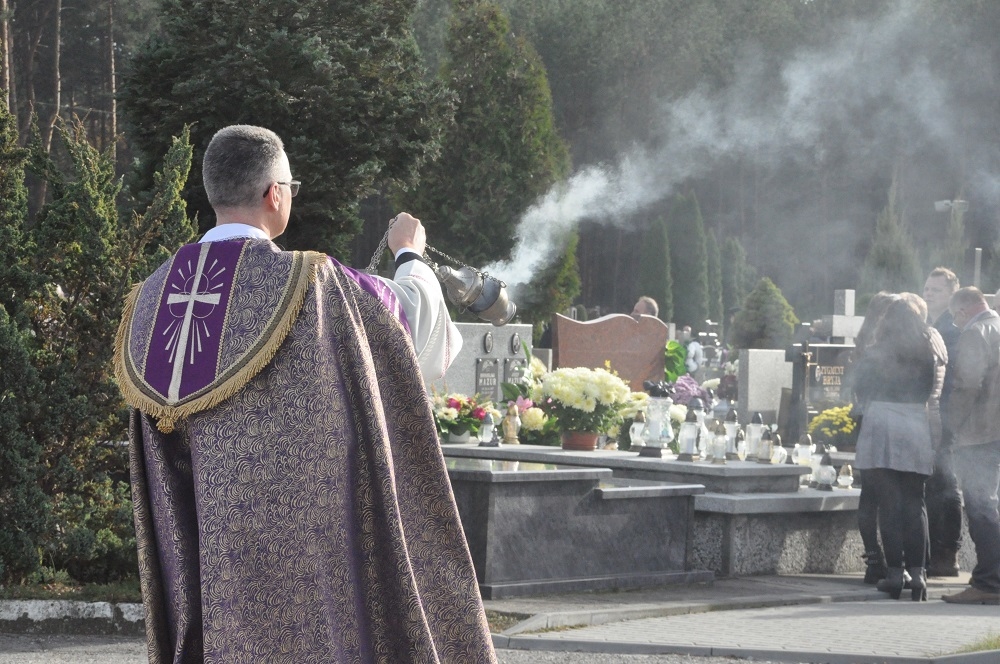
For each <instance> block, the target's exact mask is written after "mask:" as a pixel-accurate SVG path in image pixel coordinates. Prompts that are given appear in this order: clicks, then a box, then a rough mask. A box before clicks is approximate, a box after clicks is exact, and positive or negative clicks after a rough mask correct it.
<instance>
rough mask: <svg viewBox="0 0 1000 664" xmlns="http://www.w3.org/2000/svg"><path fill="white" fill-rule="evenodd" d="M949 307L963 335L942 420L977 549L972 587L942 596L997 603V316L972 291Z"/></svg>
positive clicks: (999, 403)
mask: <svg viewBox="0 0 1000 664" xmlns="http://www.w3.org/2000/svg"><path fill="white" fill-rule="evenodd" d="M950 309H951V313H952V315H954V317H955V325H957V326H958V327H959V329H960V330H961V335H960V336H959V338H958V344H957V346H956V358H955V369H954V382H953V384H952V393H951V398H950V399H949V400H948V406H947V409H946V411H945V416H946V422H947V423H948V426H949V428H950V429H951V431H952V435H953V438H954V450H955V470H956V473H957V475H958V479H959V482H960V484H961V487H962V492H963V494H964V496H965V512H966V516H967V517H968V520H969V535H971V536H972V541H973V542H975V545H976V567H975V568H974V569H973V570H972V579H971V581H970V586H971V587H969V588H967V589H965V590H964V591H962V592H960V593H957V594H955V595H946V596H945V597H944V601H946V602H950V603H953V604H995V605H1000V511H998V509H997V492H998V490H1000V425H998V423H997V412H998V411H1000V314H997V312H996V311H993V310H992V309H990V308H989V307H988V306H987V304H986V298H985V297H984V296H983V294H982V292H981V291H980V290H979V289H978V288H975V287H967V288H961V289H959V290H958V291H956V292H955V294H954V295H952V297H951V307H950Z"/></svg>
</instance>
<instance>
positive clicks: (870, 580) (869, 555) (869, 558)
mask: <svg viewBox="0 0 1000 664" xmlns="http://www.w3.org/2000/svg"><path fill="white" fill-rule="evenodd" d="M898 299H899V296H898V295H895V294H893V293H888V292H886V291H879V292H878V293H875V295H873V296H872V299H871V300H870V301H869V302H868V309H866V310H865V320H864V322H863V323H862V324H861V329H860V330H858V336H857V337H855V339H854V350H853V351H852V352H851V357H850V361H849V363H848V365H847V368H846V369H845V370H844V374H845V375H844V383H843V385H842V386H841V396H842V397H843V398H844V399H846V400H848V401H850V402H851V404H852V408H851V417H853V418H854V421H855V426H860V424H861V422H862V421H863V415H864V410H865V408H864V406H865V404H864V402H863V401H862V400H861V398H859V396H858V395H857V393H856V391H855V382H856V375H857V368H858V367H859V366H863V365H864V358H865V355H866V353H867V352H868V351H869V349H870V348H871V347H872V345H874V343H875V330H876V329H877V328H878V324H879V322H881V320H882V316H884V315H885V310H886V309H888V308H889V305H890V304H892V302H894V301H895V300H898ZM857 474H858V480H859V481H860V482H861V496H860V497H859V498H858V532H859V533H860V534H861V542H862V543H863V544H864V547H865V553H864V558H865V563H866V566H865V578H864V582H865V583H867V584H869V585H875V584H876V583H878V582H879V581H881V580H882V579H884V578H885V574H886V571H885V555H884V554H883V553H882V545H881V544H879V539H878V499H877V496H876V494H875V491H874V490H873V489H871V488H870V487H869V485H868V484H867V483H866V482H865V481H864V473H863V472H862V471H861V470H860V469H858V470H857Z"/></svg>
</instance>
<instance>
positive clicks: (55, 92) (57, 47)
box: [43, 0, 62, 154]
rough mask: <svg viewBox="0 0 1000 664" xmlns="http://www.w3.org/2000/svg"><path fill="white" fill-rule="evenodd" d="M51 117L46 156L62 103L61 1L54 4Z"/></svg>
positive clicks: (44, 139)
mask: <svg viewBox="0 0 1000 664" xmlns="http://www.w3.org/2000/svg"><path fill="white" fill-rule="evenodd" d="M52 49H53V51H52V97H53V103H52V115H51V116H50V118H49V121H48V122H47V123H46V127H45V135H44V136H43V141H44V142H43V145H44V146H45V152H46V154H49V153H51V152H52V135H53V134H54V133H55V129H56V123H57V122H58V121H59V107H60V105H61V103H62V100H61V99H60V97H61V94H62V75H61V70H60V67H59V56H60V52H61V51H62V0H56V3H55V32H54V35H53V39H52Z"/></svg>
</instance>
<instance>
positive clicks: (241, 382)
mask: <svg viewBox="0 0 1000 664" xmlns="http://www.w3.org/2000/svg"><path fill="white" fill-rule="evenodd" d="M291 253H293V254H295V258H296V259H301V260H302V263H303V265H302V267H300V268H299V270H298V274H295V275H293V276H292V281H294V282H295V283H294V284H293V285H292V289H291V290H292V293H291V297H290V298H289V301H288V303H287V306H286V307H285V309H284V311H282V312H281V314H280V318H279V320H278V322H277V324H276V325H275V326H274V327H273V329H272V332H271V336H270V337H269V338H268V339H267V341H266V342H265V343H264V344H263V345H262V346H261V347H260V349H259V350H258V351H257V353H255V354H254V355H253V356H252V357H250V358H248V359H247V360H245V361H243V362H242V366H241V367H240V369H239V370H238V371H237V372H235V373H234V374H233V375H231V376H230V377H229V378H227V379H226V380H224V381H222V382H220V383H218V384H213V385H212V386H211V388H210V389H209V390H208V391H207V392H204V393H203V394H200V395H199V396H197V397H195V398H193V399H191V400H189V401H184V402H183V403H179V404H176V405H170V404H166V403H163V401H162V400H160V399H156V398H153V397H152V396H150V394H149V393H148V392H147V391H146V390H144V389H143V388H142V384H141V383H142V381H141V379H140V373H139V371H138V369H137V368H136V367H135V366H133V364H132V360H131V358H130V356H129V353H128V339H129V336H130V333H131V329H132V322H133V318H134V316H135V309H136V306H137V304H138V301H139V293H140V291H141V290H142V286H143V284H144V283H145V282H140V283H138V284H136V285H135V286H134V287H133V288H132V291H131V292H130V293H129V294H128V296H126V298H125V304H124V307H123V309H122V320H121V324H119V326H118V333H117V334H116V335H115V348H114V375H115V379H116V380H117V381H118V386H119V388H120V389H121V392H122V396H123V397H124V398H125V402H126V403H128V405H130V406H132V407H133V408H137V409H139V410H140V411H142V412H144V413H147V414H149V415H152V416H153V417H155V418H157V423H156V428H157V429H159V430H160V431H162V432H163V433H170V432H171V431H173V430H174V425H175V424H176V422H177V421H178V420H181V419H184V418H186V417H188V416H190V415H194V414H195V413H199V412H201V411H203V410H208V409H209V408H214V407H215V406H217V405H219V404H220V403H222V402H223V401H225V400H226V399H228V398H230V397H231V396H233V395H234V394H236V393H237V392H238V391H239V390H241V389H243V387H244V386H245V385H246V384H247V383H248V382H250V380H251V379H252V378H253V377H254V376H256V375H257V374H258V373H260V371H261V370H262V369H263V368H264V367H266V366H267V365H268V364H269V363H270V362H271V360H272V359H273V358H274V355H275V353H277V352H278V349H279V348H280V347H281V344H282V343H283V342H284V341H285V337H287V336H288V333H289V332H290V331H291V329H292V326H293V325H294V323H295V320H296V318H297V317H298V315H299V311H300V310H301V308H302V303H303V302H305V298H306V294H307V293H308V292H309V287H310V286H312V285H313V284H314V283H316V279H317V277H318V275H319V269H320V267H321V266H322V265H323V263H325V262H326V261H327V260H328V259H327V256H326V255H325V254H321V253H318V252H315V251H305V252H291ZM295 262H298V261H295Z"/></svg>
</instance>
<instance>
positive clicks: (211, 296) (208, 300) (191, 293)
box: [163, 243, 225, 401]
mask: <svg viewBox="0 0 1000 664" xmlns="http://www.w3.org/2000/svg"><path fill="white" fill-rule="evenodd" d="M210 246H211V245H210V243H204V244H202V245H201V253H200V254H198V267H197V268H196V269H195V271H194V275H193V277H192V278H191V279H190V281H188V282H187V283H189V284H190V288H188V289H187V290H186V292H181V293H171V294H170V295H168V296H167V304H168V305H171V304H184V305H185V308H184V315H183V316H182V317H179V318H178V320H180V321H181V325H180V328H174V333H173V334H172V335H171V337H170V340H169V341H168V342H167V349H170V347H171V346H174V348H173V351H172V352H171V354H170V363H171V365H172V367H173V371H172V372H171V376H170V387H169V388H168V389H167V398H168V399H169V400H171V401H177V400H178V399H179V397H180V388H181V376H182V375H183V373H184V356H185V355H186V354H188V353H187V351H188V346H189V345H190V347H191V352H190V357H189V360H188V364H194V357H195V353H196V352H200V351H201V336H200V333H199V332H198V329H197V323H195V329H194V330H192V329H191V323H192V321H193V319H194V305H195V303H196V302H201V303H204V304H211V305H217V304H219V302H220V301H221V299H222V295H221V294H220V293H211V292H208V291H200V290H199V286H200V285H201V280H202V276H203V275H204V273H205V261H206V260H207V259H208V250H209V247H210ZM188 267H190V263H189V264H188ZM213 267H214V264H213ZM224 271H225V268H222V269H220V270H219V271H218V272H216V273H215V274H213V275H210V276H211V277H217V276H219V275H220V274H222V272H224ZM181 276H182V277H183V271H182V272H181ZM210 281H211V279H210V280H209V282H210ZM221 286H222V284H221V283H220V284H217V285H216V286H214V287H210V288H209V289H208V290H216V289H218V288H220V287H221ZM174 288H175V289H178V290H180V287H178V286H177V285H176V284H175V285H174ZM176 322H177V321H174V322H173V323H171V324H170V325H169V326H167V329H166V330H164V332H163V333H164V334H167V333H168V332H169V331H170V329H171V328H173V327H174V324H175V323H176ZM202 325H203V326H204V328H205V329H204V331H205V335H206V336H208V326H207V325H205V324H204V322H202ZM175 344H176V345H175Z"/></svg>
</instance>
